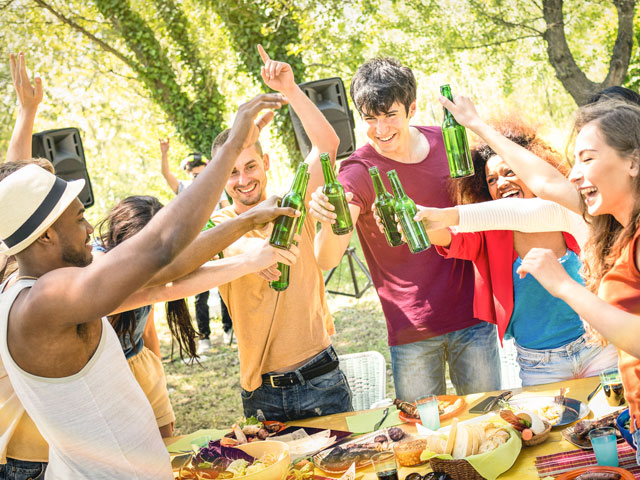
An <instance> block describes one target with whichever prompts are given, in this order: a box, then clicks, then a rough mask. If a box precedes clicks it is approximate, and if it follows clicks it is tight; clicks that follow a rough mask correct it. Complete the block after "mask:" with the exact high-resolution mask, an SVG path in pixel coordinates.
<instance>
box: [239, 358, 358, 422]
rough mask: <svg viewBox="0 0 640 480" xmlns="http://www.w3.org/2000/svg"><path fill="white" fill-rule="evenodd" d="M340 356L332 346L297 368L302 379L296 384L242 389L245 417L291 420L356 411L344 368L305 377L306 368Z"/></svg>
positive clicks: (296, 371) (297, 373)
mask: <svg viewBox="0 0 640 480" xmlns="http://www.w3.org/2000/svg"><path fill="white" fill-rule="evenodd" d="M337 359H338V355H337V354H336V352H335V350H334V349H333V347H332V346H330V347H328V348H327V349H326V350H323V351H322V352H320V353H319V354H318V355H316V356H315V357H313V358H312V359H311V360H309V361H308V362H307V363H305V364H304V365H302V366H301V367H299V368H298V369H297V370H295V371H294V372H295V373H296V375H297V376H298V379H299V380H300V383H298V384H296V385H290V386H286V387H272V386H271V385H264V384H263V385H262V386H260V387H259V388H258V389H257V390H254V391H253V392H249V391H247V390H244V389H242V392H241V395H242V406H243V408H244V416H245V417H247V418H249V417H252V416H253V417H256V418H258V419H259V420H278V421H281V422H287V421H290V420H298V419H301V418H308V417H321V416H323V415H331V414H334V413H342V412H349V411H351V410H353V408H352V407H351V390H350V389H349V384H348V383H347V377H346V376H345V375H344V373H342V370H340V368H338V367H337V368H335V369H333V370H331V371H330V372H327V373H325V374H324V375H320V376H318V377H315V378H312V379H310V380H305V379H304V378H303V377H302V374H301V373H300V370H301V369H303V368H307V367H310V366H313V365H315V364H322V363H328V362H331V361H333V360H337Z"/></svg>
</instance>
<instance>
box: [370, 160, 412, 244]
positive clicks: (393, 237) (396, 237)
mask: <svg viewBox="0 0 640 480" xmlns="http://www.w3.org/2000/svg"><path fill="white" fill-rule="evenodd" d="M369 174H370V175H371V181H372V182H373V189H374V190H375V192H376V201H375V202H374V206H375V208H376V212H377V213H378V216H379V217H380V221H381V222H382V225H383V226H384V236H385V237H386V239H387V243H388V244H389V246H391V247H397V246H399V245H402V244H403V243H404V242H403V241H402V236H401V235H400V232H398V223H397V222H396V220H395V207H394V203H395V200H394V198H393V195H391V194H390V193H389V192H387V189H386V188H384V184H383V183H382V178H381V177H380V172H379V171H378V167H371V168H370V169H369Z"/></svg>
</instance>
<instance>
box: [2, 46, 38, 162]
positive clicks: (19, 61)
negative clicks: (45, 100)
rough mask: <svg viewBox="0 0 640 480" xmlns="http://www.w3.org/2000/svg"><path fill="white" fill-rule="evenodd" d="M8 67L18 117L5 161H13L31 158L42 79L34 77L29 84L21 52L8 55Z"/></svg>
mask: <svg viewBox="0 0 640 480" xmlns="http://www.w3.org/2000/svg"><path fill="white" fill-rule="evenodd" d="M9 67H10V69H11V79H12V80H13V86H14V88H15V90H16V95H17V97H18V117H17V118H16V125H15V127H14V129H13V134H12V135H11V140H10V141H9V149H8V150H7V158H6V161H7V162H15V161H19V160H28V159H30V158H31V135H32V134H33V124H34V122H35V119H36V114H37V113H38V105H39V104H40V102H41V101H42V79H41V78H40V77H35V78H34V79H33V85H32V84H31V80H30V79H29V74H28V73H27V67H26V64H25V61H24V54H23V53H22V52H20V53H19V54H18V57H17V58H16V56H15V55H14V54H13V53H12V54H11V55H10V56H9Z"/></svg>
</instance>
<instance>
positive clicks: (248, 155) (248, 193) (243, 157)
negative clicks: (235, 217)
mask: <svg viewBox="0 0 640 480" xmlns="http://www.w3.org/2000/svg"><path fill="white" fill-rule="evenodd" d="M267 170H269V156H268V155H267V154H264V155H260V152H258V151H257V150H256V147H255V146H253V145H252V146H251V147H249V148H246V149H245V150H243V151H242V153H240V156H239V157H238V159H237V160H236V163H235V165H234V167H233V170H232V171H231V176H230V177H229V180H228V181H227V185H226V187H225V190H226V191H227V193H228V194H229V196H230V197H231V198H232V199H233V203H234V205H235V210H236V212H237V213H243V212H246V211H247V210H249V209H250V208H251V207H253V206H254V205H257V204H258V203H260V202H262V201H263V200H266V198H267Z"/></svg>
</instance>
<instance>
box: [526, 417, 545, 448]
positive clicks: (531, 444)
mask: <svg viewBox="0 0 640 480" xmlns="http://www.w3.org/2000/svg"><path fill="white" fill-rule="evenodd" d="M543 422H544V432H542V433H539V434H538V435H534V436H533V438H532V439H531V440H525V439H524V438H523V439H522V444H523V445H524V446H525V447H534V446H536V445H540V444H541V443H542V442H544V441H545V440H546V439H547V438H549V435H550V434H551V424H550V423H549V422H547V421H546V420H543Z"/></svg>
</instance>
